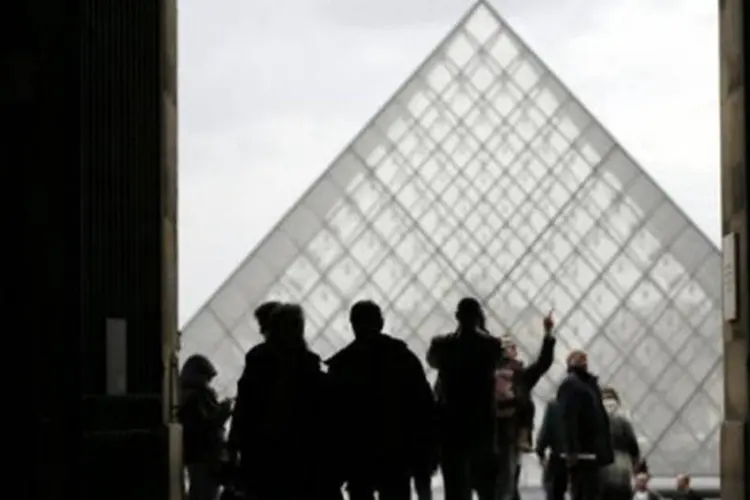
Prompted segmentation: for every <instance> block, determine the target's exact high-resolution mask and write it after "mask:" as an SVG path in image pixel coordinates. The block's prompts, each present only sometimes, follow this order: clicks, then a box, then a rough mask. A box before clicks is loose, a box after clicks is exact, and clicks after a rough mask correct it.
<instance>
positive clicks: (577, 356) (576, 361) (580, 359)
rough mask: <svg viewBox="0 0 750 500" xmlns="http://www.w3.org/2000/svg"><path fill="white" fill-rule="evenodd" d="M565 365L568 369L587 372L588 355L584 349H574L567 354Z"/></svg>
mask: <svg viewBox="0 0 750 500" xmlns="http://www.w3.org/2000/svg"><path fill="white" fill-rule="evenodd" d="M567 365H568V370H569V371H574V372H578V373H587V372H588V371H589V356H588V354H586V351H583V350H580V349H576V350H575V351H573V352H571V353H570V354H568V359H567Z"/></svg>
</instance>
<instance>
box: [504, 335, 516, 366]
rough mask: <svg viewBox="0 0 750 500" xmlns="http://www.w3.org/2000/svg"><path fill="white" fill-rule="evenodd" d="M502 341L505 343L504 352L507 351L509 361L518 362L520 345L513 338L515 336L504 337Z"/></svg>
mask: <svg viewBox="0 0 750 500" xmlns="http://www.w3.org/2000/svg"><path fill="white" fill-rule="evenodd" d="M502 341H503V351H505V356H506V357H507V358H508V359H512V360H517V359H518V344H516V340H515V339H514V338H513V336H512V335H510V334H506V335H503V338H502Z"/></svg>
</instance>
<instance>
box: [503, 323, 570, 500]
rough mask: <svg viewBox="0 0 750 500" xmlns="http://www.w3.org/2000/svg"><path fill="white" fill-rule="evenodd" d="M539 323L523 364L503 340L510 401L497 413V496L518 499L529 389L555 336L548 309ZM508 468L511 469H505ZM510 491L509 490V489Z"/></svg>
mask: <svg viewBox="0 0 750 500" xmlns="http://www.w3.org/2000/svg"><path fill="white" fill-rule="evenodd" d="M542 326H543V328H544V337H543V338H542V347H541V349H540V351H539V355H538V356H537V359H536V360H535V361H534V362H533V363H531V364H529V365H525V364H524V363H523V361H521V360H520V359H519V357H518V348H517V347H516V344H515V342H513V340H512V338H510V337H509V336H508V337H506V338H507V341H506V340H505V339H504V341H503V349H504V351H505V358H506V361H505V366H507V367H508V368H510V369H511V370H512V371H513V391H514V401H513V402H512V404H508V403H506V404H505V409H504V410H503V411H501V412H499V414H498V423H497V425H498V430H497V439H498V453H499V455H500V469H499V478H498V485H499V487H500V496H501V498H505V497H507V495H508V494H511V496H512V498H514V499H516V500H519V499H520V493H519V490H518V482H519V479H520V476H521V460H520V458H521V457H520V453H524V452H531V451H532V448H531V444H532V443H531V433H532V431H533V428H534V413H535V408H534V402H533V399H532V396H531V392H532V391H533V390H534V387H536V385H537V384H538V383H539V380H541V378H542V377H543V376H544V374H545V373H547V371H548V370H549V369H550V367H551V366H552V361H553V360H554V358H555V343H556V340H555V338H554V336H553V335H552V330H553V328H554V326H555V324H554V320H553V319H552V313H550V314H549V315H547V316H546V317H545V318H544V320H543V322H542ZM509 471H511V472H509ZM509 492H512V493H509Z"/></svg>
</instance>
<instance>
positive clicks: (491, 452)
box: [427, 298, 504, 500]
mask: <svg viewBox="0 0 750 500" xmlns="http://www.w3.org/2000/svg"><path fill="white" fill-rule="evenodd" d="M456 319H457V321H458V328H457V330H456V331H455V332H454V333H450V334H446V335H439V336H437V337H435V338H434V339H433V340H432V342H431V344H430V347H429V349H428V351H427V362H428V363H429V365H430V366H432V367H433V368H435V369H436V370H437V371H438V381H437V384H436V386H437V393H438V411H439V418H440V428H439V429H440V430H439V433H440V441H441V454H440V455H441V460H440V466H441V470H442V473H443V484H444V491H445V498H446V500H469V499H470V498H471V496H472V492H473V491H475V492H476V493H477V495H478V496H479V499H480V500H495V498H496V494H497V478H498V453H497V449H496V441H495V435H496V433H495V425H496V411H495V370H496V368H498V366H500V363H501V361H502V359H503V357H504V355H503V346H502V342H501V341H500V340H499V339H497V338H495V337H493V336H491V335H489V334H488V333H487V332H486V331H484V313H483V311H482V308H481V306H480V305H479V302H477V300H476V299H473V298H465V299H462V300H461V301H460V302H459V304H458V307H457V309H456Z"/></svg>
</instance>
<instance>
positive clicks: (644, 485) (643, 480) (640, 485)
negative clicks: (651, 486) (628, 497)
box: [635, 472, 651, 491]
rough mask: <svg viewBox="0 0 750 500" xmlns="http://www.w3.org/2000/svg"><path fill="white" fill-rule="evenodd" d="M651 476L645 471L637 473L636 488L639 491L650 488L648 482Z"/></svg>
mask: <svg viewBox="0 0 750 500" xmlns="http://www.w3.org/2000/svg"><path fill="white" fill-rule="evenodd" d="M650 479H651V477H650V476H649V475H648V474H646V473H645V472H641V473H639V474H636V476H635V489H636V490H637V491H646V490H647V489H648V482H649V480H650Z"/></svg>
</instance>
